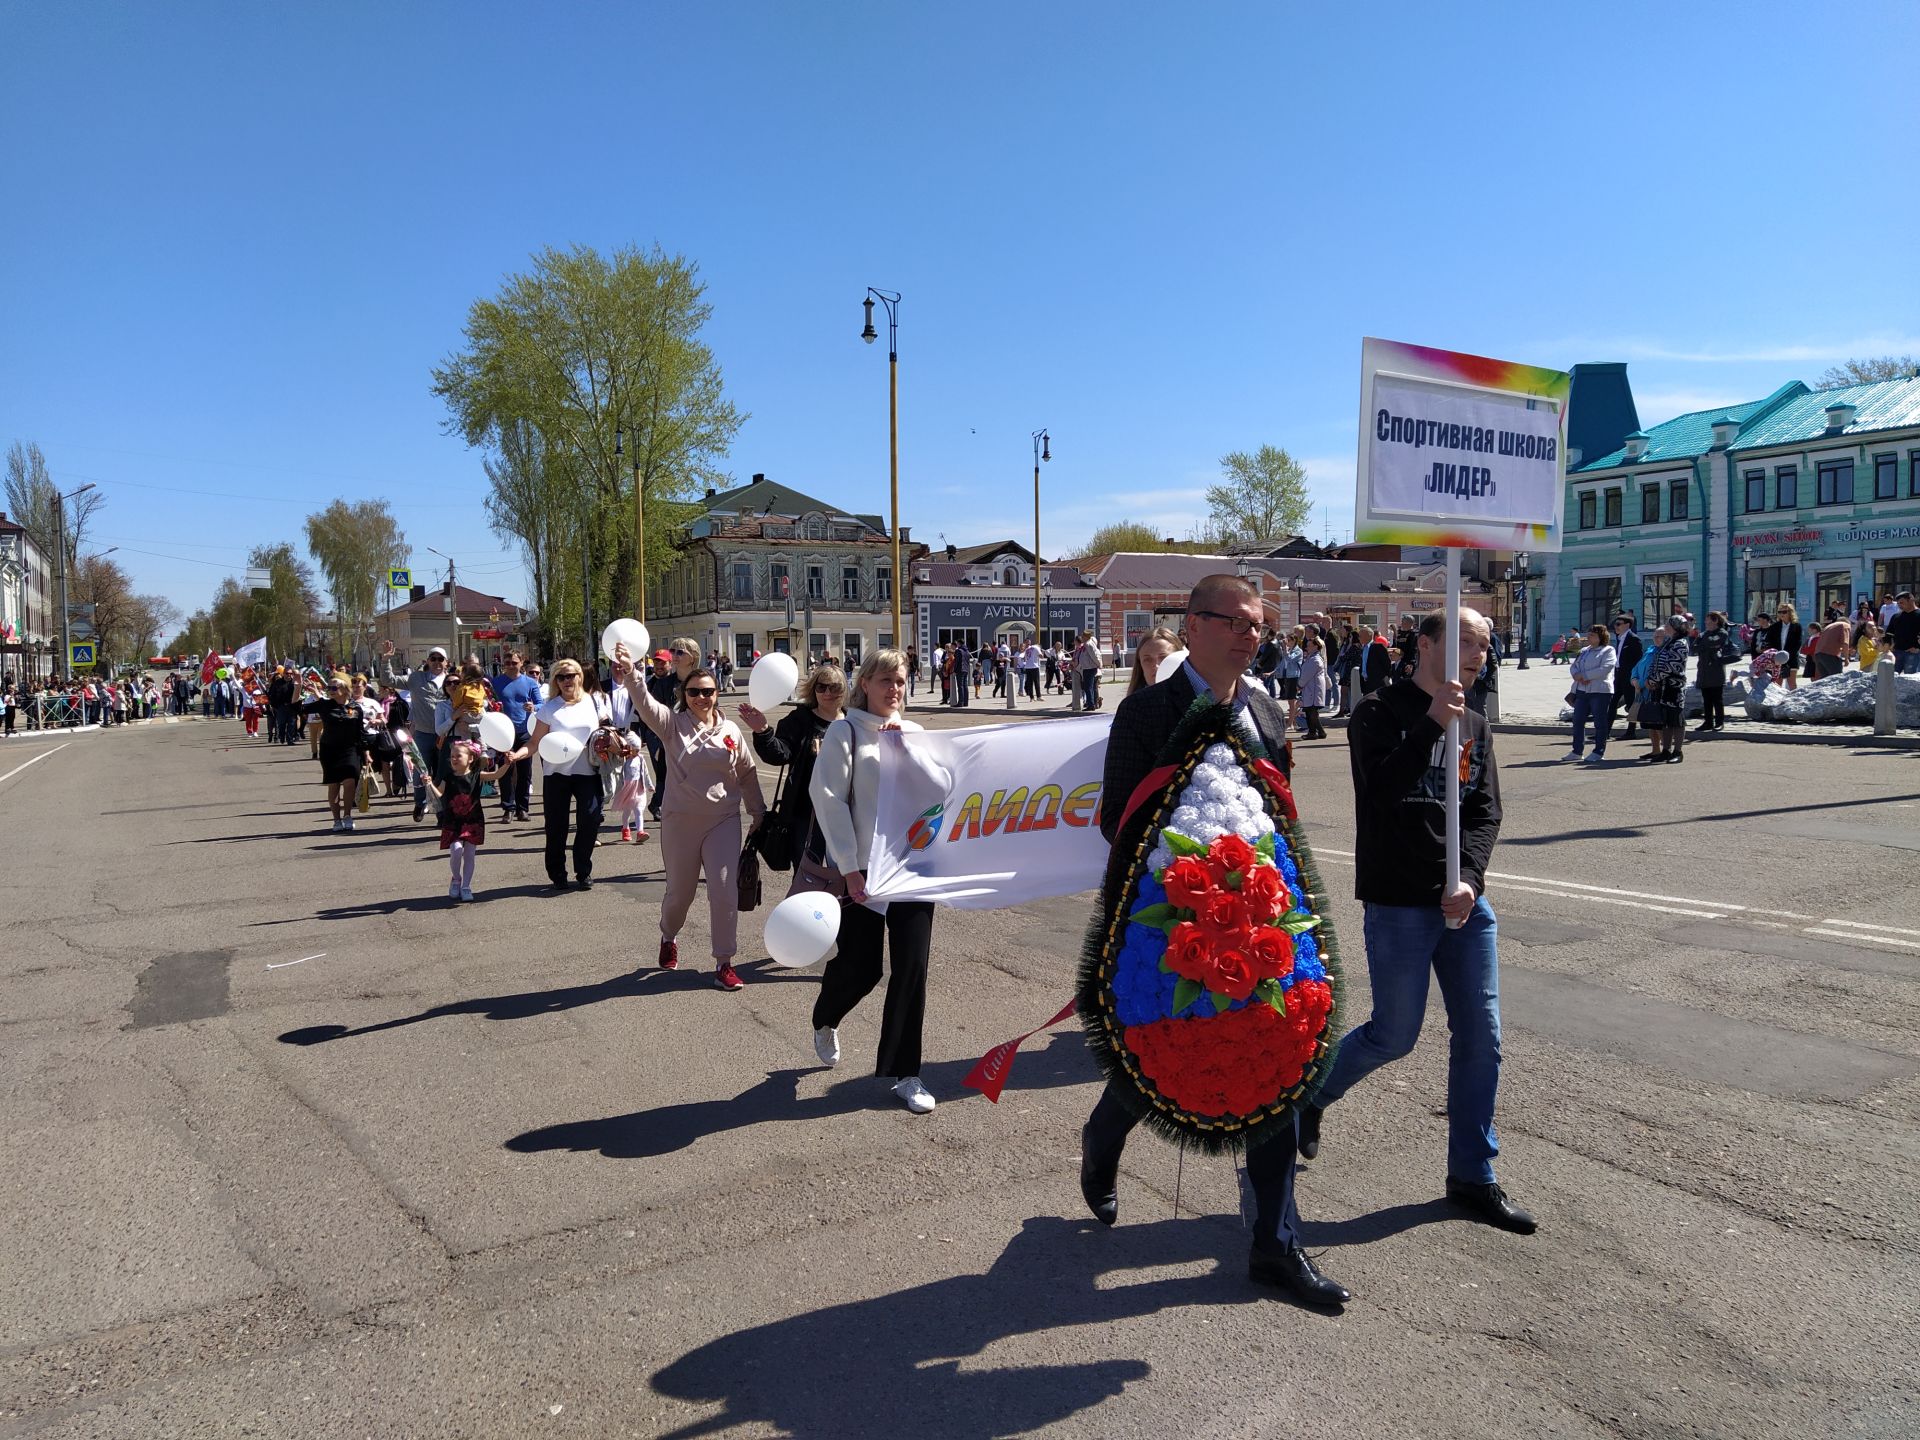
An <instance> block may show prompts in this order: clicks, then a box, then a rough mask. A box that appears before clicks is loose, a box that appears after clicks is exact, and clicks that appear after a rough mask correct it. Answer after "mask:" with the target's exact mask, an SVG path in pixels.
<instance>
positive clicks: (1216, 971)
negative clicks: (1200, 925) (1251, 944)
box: [1206, 942, 1260, 1000]
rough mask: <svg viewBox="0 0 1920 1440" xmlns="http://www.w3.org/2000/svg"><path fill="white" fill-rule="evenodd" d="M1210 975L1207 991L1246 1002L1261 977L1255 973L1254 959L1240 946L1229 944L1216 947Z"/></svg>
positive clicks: (1210, 966)
mask: <svg viewBox="0 0 1920 1440" xmlns="http://www.w3.org/2000/svg"><path fill="white" fill-rule="evenodd" d="M1208 968H1209V970H1210V972H1211V973H1210V975H1209V977H1208V979H1207V981H1206V986H1207V989H1209V990H1213V991H1216V992H1218V993H1219V994H1222V995H1225V996H1226V997H1227V998H1228V999H1230V1000H1244V999H1246V998H1247V997H1248V996H1249V995H1251V994H1253V987H1254V985H1255V984H1256V983H1257V982H1258V981H1259V979H1260V976H1259V975H1258V974H1257V973H1256V972H1255V967H1254V959H1253V956H1252V955H1250V954H1249V953H1248V952H1247V950H1246V949H1245V948H1244V947H1242V946H1241V945H1239V944H1236V943H1232V942H1228V943H1223V944H1218V945H1215V946H1214V948H1213V956H1212V960H1211V963H1210V965H1209V967H1208Z"/></svg>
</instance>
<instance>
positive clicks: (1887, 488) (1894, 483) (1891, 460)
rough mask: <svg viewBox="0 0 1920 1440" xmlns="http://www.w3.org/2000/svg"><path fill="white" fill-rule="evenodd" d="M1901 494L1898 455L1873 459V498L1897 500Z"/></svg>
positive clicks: (1880, 456)
mask: <svg viewBox="0 0 1920 1440" xmlns="http://www.w3.org/2000/svg"><path fill="white" fill-rule="evenodd" d="M1899 494H1900V457H1899V456H1898V455H1876V456H1874V457H1873V498H1874V499H1876V500H1893V499H1897V498H1898V497H1899Z"/></svg>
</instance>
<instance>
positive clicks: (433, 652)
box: [427, 645, 447, 660]
mask: <svg viewBox="0 0 1920 1440" xmlns="http://www.w3.org/2000/svg"><path fill="white" fill-rule="evenodd" d="M436 655H438V656H439V657H440V658H441V659H442V660H444V659H446V658H447V652H446V651H445V650H443V649H441V648H440V647H439V646H438V645H436V646H434V647H433V648H432V649H431V650H429V651H427V659H429V660H431V659H433V657H434V656H436Z"/></svg>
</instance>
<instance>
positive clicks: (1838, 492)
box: [1816, 460, 1853, 505]
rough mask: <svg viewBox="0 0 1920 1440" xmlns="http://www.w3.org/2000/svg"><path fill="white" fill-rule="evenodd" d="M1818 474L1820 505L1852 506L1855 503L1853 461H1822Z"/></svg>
mask: <svg viewBox="0 0 1920 1440" xmlns="http://www.w3.org/2000/svg"><path fill="white" fill-rule="evenodd" d="M1816 474H1817V477H1818V478H1817V480H1816V484H1817V485H1818V486H1819V489H1818V491H1817V497H1818V503H1819V504H1822V505H1851V504H1852V503H1853V461H1851V460H1822V461H1821V462H1820V466H1819V469H1818V471H1817V472H1816Z"/></svg>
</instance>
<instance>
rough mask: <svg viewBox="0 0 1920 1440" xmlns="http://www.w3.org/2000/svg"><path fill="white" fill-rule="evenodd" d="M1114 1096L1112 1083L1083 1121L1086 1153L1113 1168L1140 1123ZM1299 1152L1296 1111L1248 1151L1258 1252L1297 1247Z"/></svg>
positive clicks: (1298, 1235) (1249, 1147)
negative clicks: (1296, 1172) (1295, 1184)
mask: <svg viewBox="0 0 1920 1440" xmlns="http://www.w3.org/2000/svg"><path fill="white" fill-rule="evenodd" d="M1139 1123H1140V1122H1139V1120H1138V1119H1137V1118H1136V1117H1135V1115H1134V1113H1133V1112H1132V1111H1131V1110H1129V1109H1127V1107H1126V1105H1125V1104H1123V1103H1122V1102H1121V1100H1120V1097H1119V1096H1118V1095H1116V1094H1115V1093H1114V1089H1113V1082H1112V1081H1109V1082H1107V1088H1106V1089H1105V1090H1103V1091H1102V1092H1101V1094H1100V1102H1099V1103H1098V1104H1097V1105H1095V1106H1094V1107H1093V1114H1091V1115H1089V1116H1088V1117H1087V1134H1086V1140H1087V1149H1088V1151H1089V1153H1091V1154H1092V1155H1093V1157H1094V1159H1095V1160H1097V1161H1100V1162H1102V1163H1107V1164H1113V1165H1118V1164H1119V1163H1120V1152H1121V1151H1122V1150H1124V1149H1125V1148H1126V1145H1127V1135H1128V1133H1129V1132H1130V1131H1131V1130H1132V1129H1133V1127H1134V1126H1135V1125H1137V1124H1139ZM1299 1149H1300V1117H1299V1114H1298V1113H1297V1112H1296V1113H1294V1114H1291V1115H1289V1116H1288V1117H1287V1118H1286V1120H1285V1121H1283V1122H1281V1125H1280V1128H1279V1129H1278V1130H1277V1131H1276V1132H1275V1133H1273V1134H1271V1135H1269V1136H1268V1137H1267V1138H1266V1139H1265V1140H1262V1141H1260V1142H1258V1143H1257V1144H1253V1145H1249V1146H1248V1147H1247V1160H1246V1164H1247V1179H1248V1180H1250V1181H1251V1182H1252V1183H1253V1202H1254V1217H1253V1243H1254V1244H1255V1245H1258V1246H1259V1247H1260V1248H1261V1249H1263V1250H1274V1249H1280V1250H1286V1249H1291V1248H1292V1247H1293V1246H1295V1245H1298V1244H1299V1243H1300V1233H1299V1232H1300V1212H1299V1211H1297V1210H1295V1209H1294V1206H1293V1175H1294V1157H1295V1156H1296V1155H1297V1154H1298V1153H1299Z"/></svg>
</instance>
